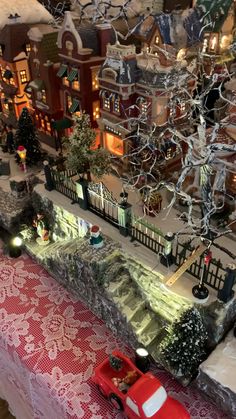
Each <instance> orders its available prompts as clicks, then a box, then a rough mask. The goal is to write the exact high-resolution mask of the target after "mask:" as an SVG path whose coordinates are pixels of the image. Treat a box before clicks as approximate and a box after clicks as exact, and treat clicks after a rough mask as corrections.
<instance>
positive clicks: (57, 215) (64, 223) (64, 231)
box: [32, 192, 89, 241]
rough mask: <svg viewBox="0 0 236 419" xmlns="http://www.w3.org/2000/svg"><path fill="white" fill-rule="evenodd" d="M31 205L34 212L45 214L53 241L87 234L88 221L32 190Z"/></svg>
mask: <svg viewBox="0 0 236 419" xmlns="http://www.w3.org/2000/svg"><path fill="white" fill-rule="evenodd" d="M32 205H33V208H34V212H35V213H37V212H40V213H43V214H44V215H45V216H46V219H47V222H48V224H49V229H50V231H51V232H52V239H53V240H54V241H56V240H64V239H74V238H76V237H84V236H85V235H86V234H87V231H88V228H89V223H87V222H86V221H84V220H83V219H82V218H80V217H79V216H75V215H74V214H72V213H70V212H68V211H66V210H65V209H64V208H62V207H59V206H58V205H55V204H53V203H52V201H51V200H49V199H47V198H46V197H44V198H43V199H42V198H41V197H40V195H38V194H37V193H36V192H34V193H33V196H32Z"/></svg>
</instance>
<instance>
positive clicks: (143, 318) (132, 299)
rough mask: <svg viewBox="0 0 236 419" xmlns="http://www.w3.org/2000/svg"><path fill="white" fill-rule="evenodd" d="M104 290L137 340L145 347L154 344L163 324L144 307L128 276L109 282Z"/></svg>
mask: <svg viewBox="0 0 236 419" xmlns="http://www.w3.org/2000/svg"><path fill="white" fill-rule="evenodd" d="M106 290H107V292H108V294H109V296H110V298H112V300H113V301H114V302H115V303H116V305H117V306H118V307H119V310H120V311H121V312H122V314H123V315H124V316H125V317H126V319H127V321H128V322H129V323H130V325H131V327H132V329H133V331H134V333H135V335H136V337H137V340H138V341H139V342H140V343H141V344H142V345H145V346H149V345H150V344H151V343H152V342H154V341H155V340H156V339H157V336H158V335H159V334H160V333H161V332H162V330H163V327H164V322H162V321H161V318H158V316H157V315H156V314H155V313H153V312H152V310H151V309H149V308H147V307H146V304H145V300H144V298H143V297H142V295H141V293H139V292H138V289H137V287H136V286H135V284H134V283H133V282H132V281H131V280H130V278H129V276H128V275H125V277H124V278H123V279H122V280H121V281H112V282H110V283H109V285H108V287H107V288H106Z"/></svg>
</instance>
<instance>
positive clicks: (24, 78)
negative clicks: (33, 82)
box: [20, 70, 27, 83]
mask: <svg viewBox="0 0 236 419" xmlns="http://www.w3.org/2000/svg"><path fill="white" fill-rule="evenodd" d="M20 81H21V83H27V74H26V70H21V71H20Z"/></svg>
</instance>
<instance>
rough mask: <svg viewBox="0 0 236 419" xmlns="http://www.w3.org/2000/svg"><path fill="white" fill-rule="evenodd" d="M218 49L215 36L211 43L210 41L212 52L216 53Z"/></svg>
mask: <svg viewBox="0 0 236 419" xmlns="http://www.w3.org/2000/svg"><path fill="white" fill-rule="evenodd" d="M216 47H217V36H216V35H214V36H212V37H211V41H210V50H211V51H214V52H215V51H216Z"/></svg>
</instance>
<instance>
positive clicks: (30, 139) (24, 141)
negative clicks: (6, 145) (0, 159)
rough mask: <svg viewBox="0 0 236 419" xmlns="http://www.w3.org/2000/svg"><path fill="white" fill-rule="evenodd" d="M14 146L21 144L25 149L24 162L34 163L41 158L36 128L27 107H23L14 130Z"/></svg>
mask: <svg viewBox="0 0 236 419" xmlns="http://www.w3.org/2000/svg"><path fill="white" fill-rule="evenodd" d="M15 142H16V148H18V147H19V146H23V147H24V148H25V149H26V152H27V153H26V164H27V165H33V164H36V163H37V162H38V161H39V160H40V158H41V151H40V143H39V140H38V137H37V132H36V128H35V126H34V123H33V120H32V118H31V116H30V114H29V111H28V109H27V108H23V110H22V112H21V115H20V118H19V121H18V127H17V131H16V137H15Z"/></svg>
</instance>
